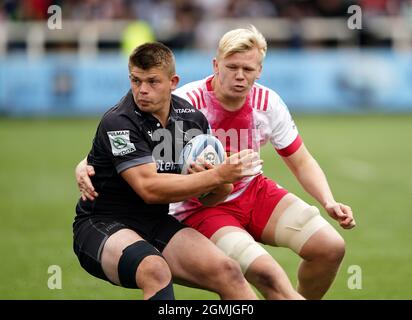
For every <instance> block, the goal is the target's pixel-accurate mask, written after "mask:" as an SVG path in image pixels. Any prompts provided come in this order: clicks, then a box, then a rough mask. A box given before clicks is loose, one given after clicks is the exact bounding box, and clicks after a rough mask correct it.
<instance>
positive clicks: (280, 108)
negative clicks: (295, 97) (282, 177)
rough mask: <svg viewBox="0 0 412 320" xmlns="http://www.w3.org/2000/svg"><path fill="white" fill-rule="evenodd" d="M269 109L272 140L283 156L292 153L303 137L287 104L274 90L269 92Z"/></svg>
mask: <svg viewBox="0 0 412 320" xmlns="http://www.w3.org/2000/svg"><path fill="white" fill-rule="evenodd" d="M268 111H269V115H268V116H269V117H270V124H271V133H270V142H271V143H272V145H273V146H274V147H275V149H276V151H277V152H278V153H279V154H280V155H281V156H282V157H287V156H290V155H292V154H293V153H294V152H296V151H297V150H298V149H299V147H300V146H301V144H302V139H301V138H300V136H299V133H298V129H297V127H296V125H295V122H294V121H293V119H292V116H291V114H290V112H289V110H288V108H287V106H286V104H285V103H284V102H283V100H282V99H281V98H280V97H279V95H277V94H276V93H275V92H274V91H273V90H270V93H269V108H268Z"/></svg>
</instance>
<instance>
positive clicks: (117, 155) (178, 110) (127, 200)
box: [76, 90, 209, 220]
mask: <svg viewBox="0 0 412 320" xmlns="http://www.w3.org/2000/svg"><path fill="white" fill-rule="evenodd" d="M208 130H209V124H208V122H207V120H206V118H205V116H204V115H203V114H202V113H201V112H200V111H198V110H196V109H195V108H193V107H192V105H190V104H189V103H188V102H187V101H185V100H184V99H181V98H179V97H177V96H175V95H172V100H171V108H170V113H169V119H168V123H167V126H166V128H162V125H161V124H160V122H159V120H157V119H156V118H155V117H154V116H153V115H152V114H150V113H145V112H142V111H140V109H139V108H138V107H137V106H136V104H135V102H134V99H133V95H132V92H131V90H130V91H129V92H128V93H127V95H126V96H125V97H123V98H122V100H121V101H120V102H119V103H118V104H117V105H116V106H114V107H112V108H111V109H109V110H108V111H107V112H106V113H105V114H104V116H103V118H102V120H101V121H100V123H99V126H98V128H97V131H96V135H95V137H94V140H93V145H92V149H91V151H90V153H89V154H88V157H87V162H88V163H89V164H90V165H92V166H93V167H94V169H95V175H94V176H93V177H91V180H92V183H93V185H94V187H95V190H96V191H97V192H98V193H99V196H98V197H97V198H96V199H95V200H94V201H90V200H86V201H83V200H82V199H79V201H78V203H77V206H76V213H77V216H76V220H79V219H80V218H86V217H89V216H90V215H104V216H108V217H109V216H110V217H125V218H126V217H127V218H132V219H133V218H136V217H143V216H147V217H150V216H152V217H154V216H157V215H163V214H164V215H166V214H168V211H169V205H168V204H146V203H145V202H144V201H143V199H142V198H141V197H140V196H139V195H138V194H137V193H136V192H134V190H133V189H132V187H131V186H130V185H129V184H128V183H127V182H126V181H125V180H124V179H123V178H122V177H121V176H120V173H121V172H122V171H124V170H126V169H128V168H131V167H133V166H137V165H140V164H144V163H150V162H156V165H157V172H159V173H179V171H180V169H179V166H178V164H177V162H178V159H179V155H180V151H181V149H182V148H183V146H184V145H185V144H186V142H187V141H189V140H190V139H191V138H192V137H194V136H196V135H198V134H202V133H207V132H208ZM170 187H171V188H173V186H172V185H171V186H170ZM139 220H140V219H139Z"/></svg>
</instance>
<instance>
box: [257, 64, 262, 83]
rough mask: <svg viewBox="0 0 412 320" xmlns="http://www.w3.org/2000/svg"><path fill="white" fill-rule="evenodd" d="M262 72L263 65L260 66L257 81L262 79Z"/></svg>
mask: <svg viewBox="0 0 412 320" xmlns="http://www.w3.org/2000/svg"><path fill="white" fill-rule="evenodd" d="M262 70H263V65H262V64H260V66H259V71H258V75H257V77H256V80H257V79H260V75H261V74H262Z"/></svg>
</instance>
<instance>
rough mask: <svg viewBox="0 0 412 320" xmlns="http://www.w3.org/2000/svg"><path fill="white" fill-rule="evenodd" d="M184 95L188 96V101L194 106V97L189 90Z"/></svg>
mask: <svg viewBox="0 0 412 320" xmlns="http://www.w3.org/2000/svg"><path fill="white" fill-rule="evenodd" d="M186 95H187V96H188V97H189V99H190V101H192V105H193V106H194V107H195V108H197V107H196V103H195V99H193V97H192V95H191V94H190V92H186Z"/></svg>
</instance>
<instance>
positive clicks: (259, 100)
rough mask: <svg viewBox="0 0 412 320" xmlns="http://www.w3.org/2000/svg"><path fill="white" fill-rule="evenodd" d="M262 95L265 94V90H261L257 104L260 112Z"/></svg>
mask: <svg viewBox="0 0 412 320" xmlns="http://www.w3.org/2000/svg"><path fill="white" fill-rule="evenodd" d="M262 93H263V89H262V88H259V97H258V103H257V109H258V110H260V104H261V103H262Z"/></svg>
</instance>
